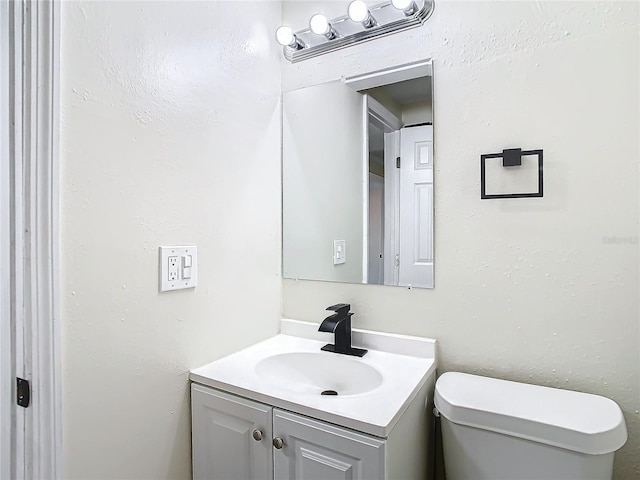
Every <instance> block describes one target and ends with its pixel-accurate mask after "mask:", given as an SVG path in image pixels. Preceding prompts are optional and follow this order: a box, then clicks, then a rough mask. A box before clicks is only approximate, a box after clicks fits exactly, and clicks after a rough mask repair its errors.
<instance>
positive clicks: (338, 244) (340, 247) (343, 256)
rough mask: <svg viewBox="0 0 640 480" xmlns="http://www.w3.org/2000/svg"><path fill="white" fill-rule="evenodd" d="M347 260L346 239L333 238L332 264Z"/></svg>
mask: <svg viewBox="0 0 640 480" xmlns="http://www.w3.org/2000/svg"><path fill="white" fill-rule="evenodd" d="M346 261H347V241H346V240H334V241H333V264H334V265H340V264H342V263H345V262H346Z"/></svg>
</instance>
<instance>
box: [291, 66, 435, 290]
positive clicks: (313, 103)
mask: <svg viewBox="0 0 640 480" xmlns="http://www.w3.org/2000/svg"><path fill="white" fill-rule="evenodd" d="M432 86H433V82H432V69H431V62H430V61H424V62H417V63H414V64H410V65H404V66H399V67H394V68H391V69H387V70H386V71H384V72H377V73H372V74H366V75H360V76H358V77H352V78H350V79H346V80H344V81H334V82H328V83H324V84H319V85H314V86H312V87H307V88H303V89H299V90H294V91H291V92H285V93H284V95H283V159H282V164H283V235H282V238H283V276H284V278H293V279H306V280H323V281H333V282H348V283H369V284H379V285H392V286H405V287H419V288H433V286H434V282H433V278H434V269H433V265H434V251H433V230H434V225H433V113H432V99H433V95H432ZM336 239H340V243H339V241H338V240H336ZM347 244H348V245H349V257H348V259H347V258H346V245H347Z"/></svg>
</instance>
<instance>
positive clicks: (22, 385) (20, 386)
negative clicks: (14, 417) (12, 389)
mask: <svg viewBox="0 0 640 480" xmlns="http://www.w3.org/2000/svg"><path fill="white" fill-rule="evenodd" d="M16 380H17V388H16V401H17V402H18V405H19V406H21V407H24V408H27V407H28V406H29V402H30V401H31V386H30V385H29V380H25V379H24V378H16Z"/></svg>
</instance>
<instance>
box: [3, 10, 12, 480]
mask: <svg viewBox="0 0 640 480" xmlns="http://www.w3.org/2000/svg"><path fill="white" fill-rule="evenodd" d="M9 22H10V17H9V2H0V265H2V266H3V267H2V268H0V478H12V473H11V472H12V463H13V462H12V452H11V451H12V449H11V440H12V433H13V432H12V431H13V428H12V424H13V422H12V421H9V420H10V419H11V418H12V417H13V408H14V407H13V405H14V404H13V396H14V395H15V390H14V383H13V377H14V367H13V341H12V339H11V320H10V319H11V307H10V304H11V287H10V282H11V276H10V269H9V268H5V265H9V264H10V262H11V233H10V232H11V229H10V222H11V216H10V211H9V202H10V200H11V196H10V193H9V185H10V151H9V136H10V133H9V132H10V130H9V128H10V127H9V125H10V122H9V89H8V88H6V86H8V85H9V40H10V38H9Z"/></svg>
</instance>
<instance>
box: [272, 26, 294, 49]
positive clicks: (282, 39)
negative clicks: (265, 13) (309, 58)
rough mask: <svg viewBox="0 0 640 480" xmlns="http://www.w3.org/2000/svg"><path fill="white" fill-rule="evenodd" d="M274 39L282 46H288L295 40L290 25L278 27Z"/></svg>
mask: <svg viewBox="0 0 640 480" xmlns="http://www.w3.org/2000/svg"><path fill="white" fill-rule="evenodd" d="M276 40H277V41H278V43H279V44H280V45H282V46H283V47H288V46H290V45H291V44H292V43H294V42H295V36H294V35H293V30H291V28H290V27H285V26H282V27H278V29H277V30H276Z"/></svg>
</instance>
